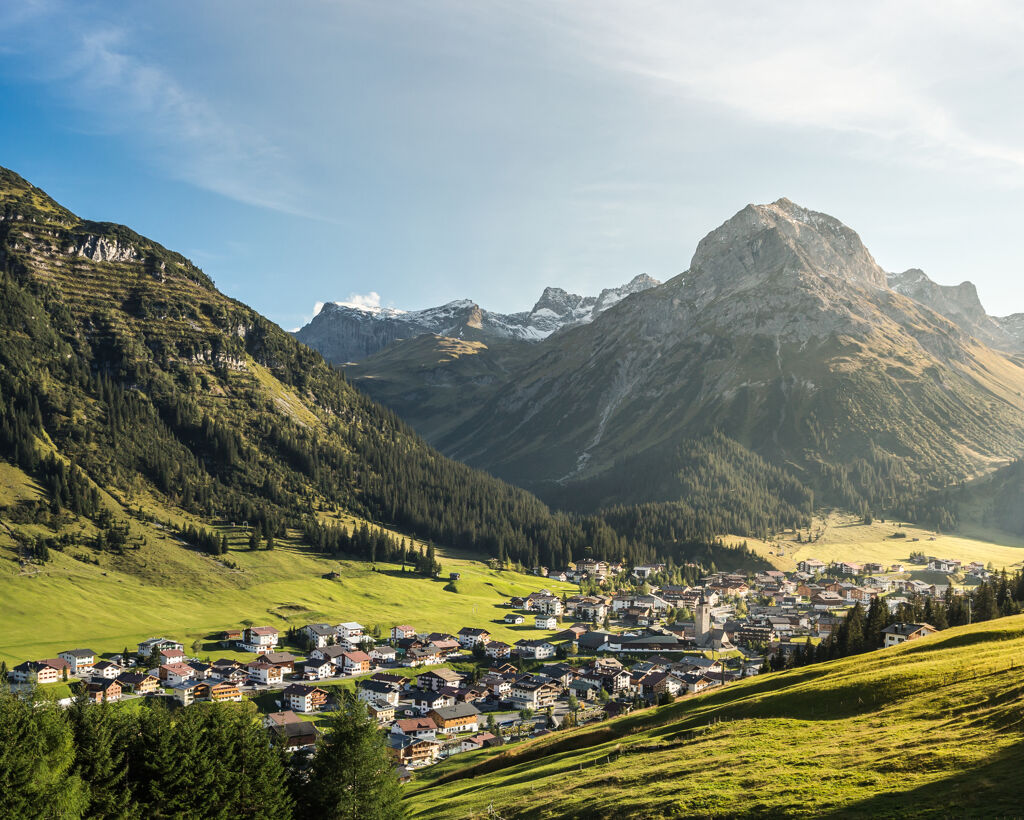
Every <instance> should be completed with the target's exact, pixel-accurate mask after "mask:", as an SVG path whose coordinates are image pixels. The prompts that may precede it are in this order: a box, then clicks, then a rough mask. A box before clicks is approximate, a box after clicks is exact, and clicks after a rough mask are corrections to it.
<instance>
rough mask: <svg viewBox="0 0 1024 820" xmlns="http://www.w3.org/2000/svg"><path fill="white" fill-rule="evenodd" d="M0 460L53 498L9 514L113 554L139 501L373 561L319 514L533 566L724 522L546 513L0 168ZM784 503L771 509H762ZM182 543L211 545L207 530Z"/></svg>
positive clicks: (200, 277) (120, 230) (130, 241)
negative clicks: (323, 528) (76, 532)
mask: <svg viewBox="0 0 1024 820" xmlns="http://www.w3.org/2000/svg"><path fill="white" fill-rule="evenodd" d="M0 458H3V459H6V460H7V461H9V462H12V463H14V464H16V465H18V466H19V467H20V468H22V469H23V470H24V471H25V472H26V473H28V474H29V475H31V476H32V477H33V478H34V479H35V480H36V481H37V482H38V483H39V485H40V487H41V488H42V489H43V491H44V496H45V498H47V499H48V501H49V507H48V508H44V507H45V504H43V503H42V502H33V503H32V504H27V506H28V507H31V509H25V507H26V504H24V503H23V504H22V505H21V506H20V507H18V508H14V507H12V508H11V509H8V510H6V511H5V512H4V514H3V517H5V518H10V517H11V516H12V515H15V516H18V517H19V518H22V519H25V518H26V517H27V519H30V520H31V521H33V522H34V523H35V524H39V525H42V526H43V527H44V529H46V530H47V531H48V532H51V533H63V534H65V535H66V530H67V527H68V526H69V525H70V524H73V523H74V521H75V520H76V519H80V520H81V521H83V522H85V521H89V522H91V524H89V525H88V526H86V529H85V530H82V531H83V532H85V531H86V530H88V532H89V533H90V536H89V537H90V539H91V541H92V543H93V545H94V546H95V547H96V548H97V549H101V550H104V549H106V550H110V551H113V552H124V551H125V550H126V549H127V548H128V547H129V545H127V544H126V539H127V535H126V533H127V529H126V527H125V526H123V525H122V523H119V521H118V519H117V516H112V514H111V507H110V503H111V502H116V504H118V505H120V508H121V509H122V510H124V511H128V512H130V513H131V514H132V515H138V514H140V510H141V509H142V507H147V508H148V507H149V506H150V505H151V504H155V505H156V507H158V508H165V509H171V508H173V509H176V510H181V511H183V512H184V513H186V514H187V515H190V516H192V517H193V519H194V520H198V521H201V522H208V523H214V522H220V523H227V522H236V523H243V522H245V523H247V524H248V525H249V527H251V528H254V529H257V530H258V532H259V534H260V536H261V537H262V538H264V539H265V538H266V537H268V536H269V537H271V538H274V537H280V536H281V535H283V534H284V533H285V531H286V529H287V528H288V527H291V528H294V529H299V530H303V531H306V532H307V533H310V540H311V542H312V543H314V544H315V545H317V546H322V547H323V548H324V549H338V548H339V544H340V548H341V549H342V550H343V551H348V550H350V549H353V548H356V549H357V550H358V551H357V556H356V557H359V556H361V557H366V558H370V557H371V556H372V555H373V554H374V553H372V552H371V547H370V546H369V542H366V543H363V544H361V545H352V544H350V543H349V542H347V541H345V540H344V539H342V540H341V541H339V539H338V538H337V537H335V536H331V535H330V534H327V535H324V534H323V533H320V532H317V531H316V529H317V527H316V524H315V519H316V518H317V517H318V515H319V514H320V513H322V512H323V511H324V510H325V509H330V510H334V511H339V512H343V513H346V514H349V515H352V516H355V517H356V518H357V519H360V518H361V519H369V520H373V521H379V522H382V523H384V524H385V525H387V526H389V527H392V528H393V529H397V530H398V531H400V532H403V533H407V534H409V535H411V536H415V537H418V538H420V539H424V540H433V541H435V542H438V543H440V544H444V545H448V546H453V547H458V548H464V549H469V550H473V551H474V552H476V553H478V554H481V553H482V554H485V555H492V556H496V557H502V558H505V559H508V560H510V561H519V562H521V563H523V564H525V565H527V566H535V565H537V564H539V563H542V564H544V565H551V566H561V565H564V564H565V563H567V562H568V561H570V560H572V558H573V557H576V558H580V557H584V556H586V555H600V556H602V557H608V558H611V557H614V558H617V559H623V558H625V559H627V560H636V561H644V560H649V559H652V558H653V557H654V556H655V555H669V556H672V555H674V556H675V558H676V559H677V560H680V561H681V560H683V559H684V558H688V557H691V556H693V555H694V554H696V552H697V551H699V552H700V553H701V554H705V553H706V551H707V550H708V549H712V550H713V549H715V547H713V545H711V544H710V543H709V542H710V541H711V539H712V537H713V536H714V534H715V533H716V531H720V530H717V528H715V527H706V526H705V527H702V528H701V529H700V530H699V532H698V529H697V528H696V525H695V522H693V521H692V520H691V521H689V523H687V524H686V526H685V527H678V528H675V529H673V530H672V533H671V535H670V536H669V535H668V534H666V536H665V537H663V538H662V539H661V540H660V541H658V542H653V541H651V540H650V539H647V538H645V539H641V538H640V537H639V536H638V534H637V533H636V532H630V531H626V530H623V529H620V530H618V531H616V530H614V529H612V528H611V527H610V526H609V525H608V524H607V523H606V522H605V521H604V520H602V519H599V518H594V517H581V516H569V515H565V514H552V513H551V512H550V511H549V510H548V508H547V507H546V506H545V505H544V504H543V503H542V502H540V501H539V500H538V499H537V498H535V497H534V496H532V495H530V494H529V493H527V492H524V491H523V490H521V489H518V488H516V487H514V486H511V485H509V484H506V483H504V482H503V481H500V480H497V479H494V478H492V477H491V476H489V475H486V474H484V473H481V472H478V471H476V470H473V469H470V468H469V467H466V466H465V465H463V464H460V463H458V462H455V461H451V460H449V459H447V458H445V457H443V456H442V455H440V454H439V453H437V452H436V451H435V450H433V449H431V448H430V447H429V446H427V445H426V444H425V443H424V442H423V441H422V439H420V438H419V437H418V436H417V435H416V434H415V433H414V432H413V431H412V430H411V429H409V428H408V427H407V426H406V425H405V424H404V423H403V422H401V421H400V420H399V419H398V418H397V417H396V416H395V415H394V414H393V413H392V412H390V411H388V410H385V409H383V408H381V407H380V406H379V405H377V404H375V403H374V402H373V401H371V400H370V399H369V398H367V397H366V396H365V395H364V394H362V393H360V392H359V391H357V390H355V389H353V388H352V387H351V386H350V385H349V384H348V383H347V382H346V380H345V378H344V376H343V375H342V374H340V373H339V372H338V371H337V370H335V369H334V368H332V367H331V366H330V365H328V364H327V363H326V362H325V361H324V360H323V358H322V357H321V356H320V354H318V353H316V352H314V351H312V350H310V349H309V348H308V347H306V346H304V345H302V344H301V343H299V342H297V341H296V340H295V339H294V338H292V337H291V336H290V335H289V334H288V333H285V332H284V331H282V330H281V329H280V328H278V327H277V326H276V325H275V324H273V323H272V322H270V321H269V320H267V319H265V318H264V317H262V316H260V315H259V314H258V313H256V312H255V311H253V310H252V309H250V308H249V307H247V306H245V305H244V304H241V303H240V302H238V301H235V300H233V299H231V298H229V297H227V296H225V295H224V294H222V293H220V292H219V291H218V290H217V289H216V288H215V287H214V285H213V283H212V282H211V281H210V280H209V278H208V277H207V276H206V275H205V274H204V273H203V272H202V271H200V270H199V269H198V268H196V267H195V266H194V265H193V264H192V263H191V262H189V260H187V259H185V258H184V257H182V256H181V255H179V254H176V253H174V252H172V251H169V250H167V249H166V248H164V247H162V246H161V245H159V244H157V243H156V242H153V241H152V240H149V239H147V238H145V237H142V236H140V235H138V234H136V233H135V232H134V231H132V230H130V229H129V228H126V227H124V226H121V225H113V224H110V223H98V222H90V221H87V220H83V219H80V218H79V217H77V216H75V215H74V214H72V213H71V212H69V211H68V210H67V209H65V208H63V207H62V206H60V205H59V204H57V203H56V202H54V201H53V200H52V199H51V198H49V197H48V196H47V195H46V194H45V193H44V192H42V191H40V190H39V189H37V188H34V187H33V186H32V185H30V184H29V183H27V182H26V181H25V180H23V179H22V178H21V177H19V176H18V175H17V174H15V173H13V172H11V171H7V170H0ZM791 517H792V516H791V515H790V514H789V513H787V512H785V511H782V512H780V511H774V512H772V514H771V518H772V521H773V522H775V523H781V522H782V521H783V520H784V519H789V518H791ZM762 523H764V522H762ZM90 527H95V528H97V529H98V534H97V535H95V537H93V535H92V534H91V533H92V529H90ZM663 530H664V532H665V533H668V530H667V529H665V528H663ZM190 539H191V540H192V541H193V542H194V543H195V544H196V546H199V547H200V548H202V549H205V550H208V551H211V552H217V551H218V550H219V549H220V548H221V545H220V544H219V543H218V539H215V538H213V537H212V536H210V535H209V534H204V533H202V532H197V533H192V534H191V535H190ZM696 541H700V542H701V543H700V544H697V543H695V542H696ZM396 546H397V545H396V544H389V545H387V544H386V545H383V547H382V550H381V551H379V552H376V553H375V554H376V555H377V557H378V558H380V559H383V558H386V557H389V556H388V555H387V554H385V553H386V552H387V551H388V550H393V549H394V548H395V547H396ZM364 552H365V555H363V553H364ZM390 557H394V556H390ZM748 557H749V556H748ZM726 563H729V561H728V560H726V561H721V562H720V564H726ZM754 563H757V559H754Z"/></svg>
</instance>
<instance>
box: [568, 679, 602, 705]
mask: <svg viewBox="0 0 1024 820" xmlns="http://www.w3.org/2000/svg"><path fill="white" fill-rule="evenodd" d="M568 689H569V694H571V695H575V696H576V699H577V700H579V701H591V700H597V698H598V696H599V695H600V694H601V687H600V686H599V685H598V684H596V683H593V682H592V681H585V680H574V681H572V682H571V683H570V684H569V686H568Z"/></svg>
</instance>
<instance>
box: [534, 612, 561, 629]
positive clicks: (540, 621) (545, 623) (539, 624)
mask: <svg viewBox="0 0 1024 820" xmlns="http://www.w3.org/2000/svg"><path fill="white" fill-rule="evenodd" d="M533 625H534V627H535V628H537V629H557V628H558V618H556V617H555V616H554V615H538V616H537V617H536V618H534V619H533Z"/></svg>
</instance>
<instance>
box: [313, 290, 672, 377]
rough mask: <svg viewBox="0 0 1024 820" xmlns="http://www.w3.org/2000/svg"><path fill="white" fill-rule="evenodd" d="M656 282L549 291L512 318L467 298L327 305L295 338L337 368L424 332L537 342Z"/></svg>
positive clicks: (492, 340) (488, 340) (466, 338)
mask: <svg viewBox="0 0 1024 820" xmlns="http://www.w3.org/2000/svg"><path fill="white" fill-rule="evenodd" d="M657 284H659V283H658V282H657V281H656V280H654V279H652V278H651V277H649V276H647V275H646V274H640V275H638V276H635V277H633V279H632V280H630V281H629V282H627V283H626V284H625V285H622V286H621V287H618V288H605V289H604V290H602V291H601V293H600V294H599V295H598V296H579V295H578V294H575V293H567V292H566V291H564V290H562V289H561V288H552V287H549V288H545V289H544V293H542V294H541V297H540V299H538V300H537V303H536V304H535V305H534V306H533V309H532V310H529V311H525V312H523V313H511V314H503V313H495V312H493V311H488V310H484V309H483V308H481V307H480V306H479V305H478V304H476V303H475V302H472V301H470V300H468V299H462V300H459V301H455V302H449V303H448V304H446V305H441V306H440V307H434V308H427V309H425V310H413V311H405V310H396V309H394V308H381V307H365V306H362V305H355V304H351V303H346V302H327V303H326V304H325V305H324V306H323V308H322V309H321V310H320V312H319V313H318V314H317V315H316V316H315V317H313V320H312V321H311V322H309V324H307V325H306V326H305V327H303V328H301V329H300V330H298V331H297V332H296V333H295V337H296V338H297V339H298V340H299V341H301V342H303V343H304V344H307V345H309V346H310V347H312V348H314V349H315V350H318V351H319V352H320V353H322V354H323V356H324V358H326V359H327V360H328V361H329V362H333V363H335V364H345V363H348V362H358V361H360V360H362V359H364V358H366V357H367V356H370V355H372V354H374V353H376V352H377V351H379V350H383V349H385V348H386V347H387V346H388V345H390V344H392V343H393V342H396V341H398V340H401V339H413V338H415V337H417V336H420V335H422V334H433V335H437V336H449V337H452V338H455V339H461V340H464V341H471V342H486V343H495V342H505V341H520V342H536V341H540V340H542V339H546V338H548V337H549V336H550V335H551V334H552V333H554V332H555V331H557V330H560V329H562V328H563V327H570V326H572V325H576V324H581V323H586V322H590V321H592V320H593V319H594V317H595V316H597V315H599V314H600V313H602V312H604V311H605V310H607V309H608V308H610V307H612V306H613V305H616V304H618V303H619V302H620V301H622V300H623V299H625V298H626V297H627V296H629V295H631V294H633V293H640V292H641V291H644V290H646V289H648V288H651V287H654V286H655V285H657Z"/></svg>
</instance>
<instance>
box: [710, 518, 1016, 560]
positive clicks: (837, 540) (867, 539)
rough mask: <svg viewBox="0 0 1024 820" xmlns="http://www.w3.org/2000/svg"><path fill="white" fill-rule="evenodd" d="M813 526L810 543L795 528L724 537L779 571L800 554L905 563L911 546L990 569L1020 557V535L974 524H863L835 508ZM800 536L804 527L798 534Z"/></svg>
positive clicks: (819, 558) (893, 522) (816, 519)
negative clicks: (950, 527)
mask: <svg viewBox="0 0 1024 820" xmlns="http://www.w3.org/2000/svg"><path fill="white" fill-rule="evenodd" d="M898 524H902V527H899V526H897V525H898ZM819 530H820V532H821V535H820V537H819V538H818V540H817V541H814V542H812V543H807V542H806V541H802V542H797V540H796V534H795V533H785V534H782V535H779V536H778V537H777V538H776V539H775V540H773V541H759V540H757V539H753V538H748V539H739V538H735V537H730V538H728V539H726V540H727V542H729V543H732V542H736V541H740V540H746V541H747V545H748V546H749V547H750V548H751V549H752V550H754V551H755V552H757V553H758V554H759V555H762V556H764V557H765V558H767V559H768V560H769V561H771V562H772V563H773V564H774V565H775V566H776V567H777V568H778V569H782V570H793V569H796V565H797V563H798V562H799V561H801V560H803V559H805V558H817V559H818V560H819V561H825V562H828V561H833V560H841V561H856V562H859V563H864V562H866V561H877V562H879V563H881V564H884V565H886V566H889V565H891V564H895V563H902V564H906V563H908V559H909V556H910V553H911V551H920V552H923V553H925V554H926V555H934V556H936V557H939V558H950V559H956V560H960V561H965V562H970V561H980V562H982V563H983V564H986V565H987V564H988V563H989V562H991V563H992V564H993V565H994V566H995V567H996V569H1001V568H1002V567H1006V568H1007V569H1008V570H1011V569H1016V568H1019V567H1020V566H1021V563H1022V562H1024V539H1020V538H1017V537H1014V536H1012V535H1007V534H1006V533H1000V532H998V531H994V530H984V531H982V530H979V529H977V528H975V529H973V530H970V535H968V534H956V535H946V534H940V533H936V532H934V531H932V530H926V529H922V528H920V527H915V526H913V525H912V524H906V523H903V522H898V521H888V520H887V521H886V522H885V523H884V524H883V523H881V522H880V521H875V522H874V523H872V524H864V523H863V522H862V521H861V520H860V519H858V518H855V517H853V516H850V515H844V514H841V513H831V514H829V515H828V516H825V517H821V516H818V517H815V519H814V523H813V524H812V526H811V532H812V533H813V532H815V531H819ZM894 532H904V533H906V538H892V537H891V536H892V534H893V533H894ZM806 535H807V533H806V531H805V532H803V533H802V535H801V537H806ZM915 538H916V539H918V540H916V541H915V540H914V539H915ZM931 539H934V540H931Z"/></svg>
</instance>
